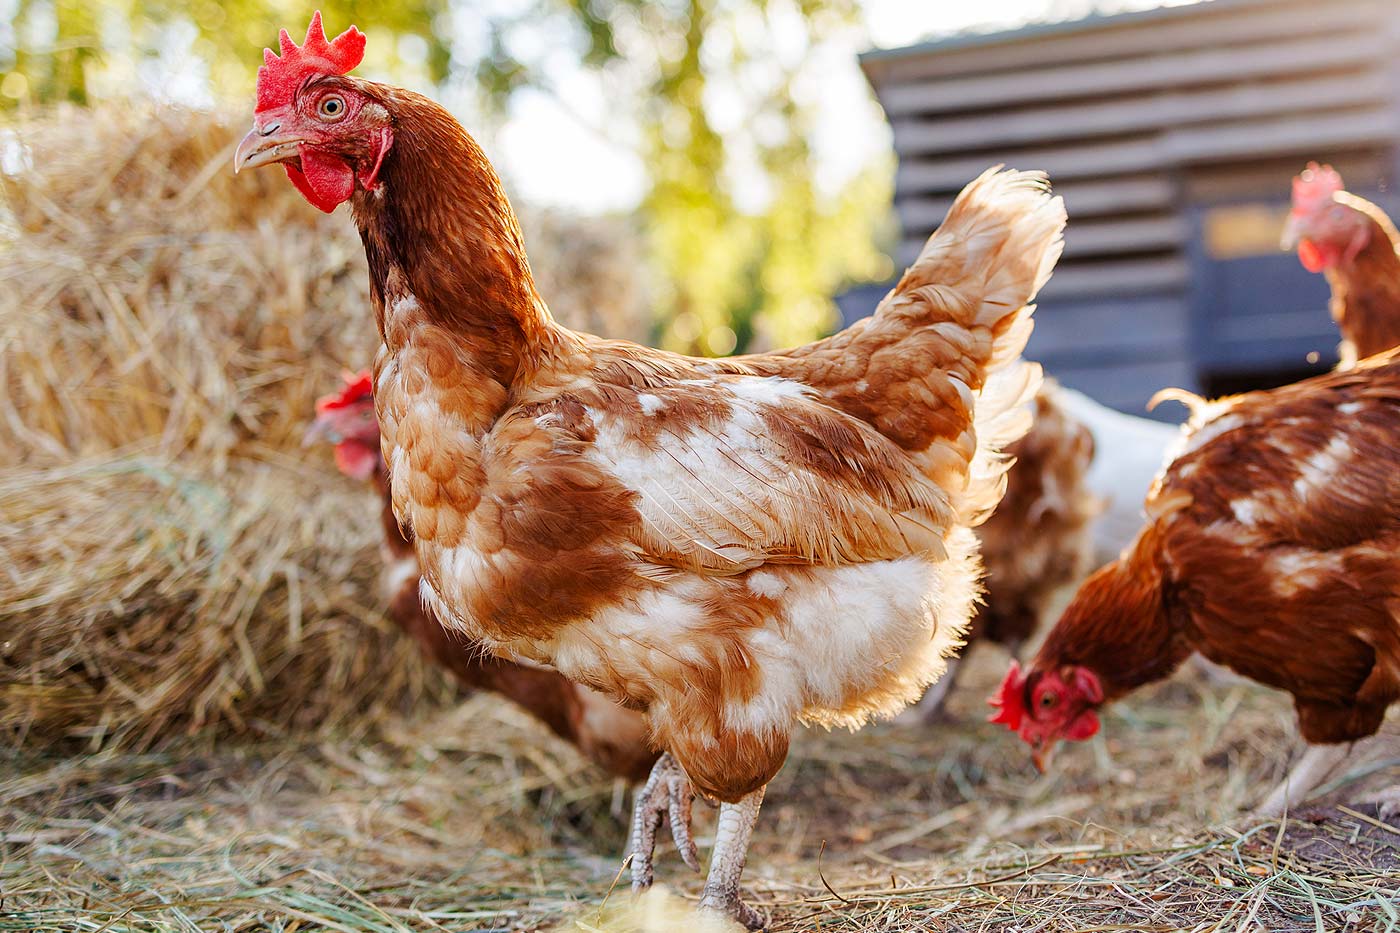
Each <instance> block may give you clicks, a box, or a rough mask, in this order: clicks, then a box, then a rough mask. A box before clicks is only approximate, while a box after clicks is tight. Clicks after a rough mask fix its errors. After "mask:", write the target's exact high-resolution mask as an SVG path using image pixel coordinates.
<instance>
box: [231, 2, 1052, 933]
mask: <svg viewBox="0 0 1400 933" xmlns="http://www.w3.org/2000/svg"><path fill="white" fill-rule="evenodd" d="M281 42H282V54H281V56H280V57H279V56H278V55H276V54H274V53H273V52H271V51H268V52H267V53H266V56H265V57H266V64H265V65H264V67H263V68H262V69H261V70H260V71H259V75H258V86H257V106H256V109H255V115H254V126H253V129H252V130H251V131H250V132H249V134H248V135H247V137H246V138H245V139H244V141H243V142H242V143H241V144H240V145H239V147H238V152H237V154H236V156H235V166H236V167H242V168H248V167H253V166H258V165H267V164H271V163H281V164H282V165H283V166H284V167H285V169H286V171H287V173H288V175H289V177H290V178H291V181H292V183H293V184H295V185H296V186H297V188H298V189H299V190H300V191H302V193H303V194H305V195H306V197H307V199H308V200H309V201H310V202H311V203H312V204H314V205H315V206H317V207H319V208H321V209H322V210H326V211H329V210H333V209H334V208H335V206H336V205H338V204H340V203H343V202H346V201H348V202H350V205H351V210H352V214H353V216H354V219H355V222H356V224H357V225H358V227H359V230H360V234H361V237H362V239H363V241H364V245H365V253H366V256H367V258H368V260H369V270H370V278H371V295H372V298H373V302H374V308H375V312H376V316H377V318H378V322H379V329H380V336H381V338H382V340H383V346H382V347H381V350H380V354H379V357H378V360H377V363H376V374H375V393H374V395H375V402H376V408H377V410H378V414H379V421H380V425H381V428H382V430H383V441H382V447H383V450H384V456H385V462H386V464H387V468H388V472H389V487H390V494H391V498H392V504H393V510H394V513H395V515H396V517H397V518H398V520H399V521H400V522H401V523H402V524H403V525H404V526H406V527H407V528H408V529H410V530H411V532H412V534H413V539H414V544H415V547H416V551H417V554H418V558H419V565H420V566H421V568H422V571H423V595H424V597H425V598H426V600H427V602H428V604H429V606H430V607H431V608H432V610H433V612H434V614H435V615H436V616H437V617H438V618H439V619H440V620H441V621H442V622H443V623H444V624H445V625H447V626H448V627H450V628H452V629H454V630H456V631H458V632H461V633H463V634H465V635H467V636H469V637H471V638H473V639H476V640H478V641H480V642H481V643H482V644H483V645H485V646H486V647H487V648H488V649H489V650H490V651H491V652H492V653H494V654H496V655H498V656H501V657H507V658H524V659H528V660H530V661H532V662H536V663H541V664H548V665H550V666H552V667H554V668H556V669H558V670H559V671H561V672H562V673H563V674H565V675H566V676H568V677H569V678H570V679H572V680H574V681H577V682H579V683H582V684H586V685H588V686H589V687H592V688H594V689H596V690H599V691H601V692H603V693H605V694H608V695H609V696H612V697H614V698H616V699H617V700H619V701H621V702H623V703H625V704H626V705H627V706H629V707H631V708H634V709H637V710H641V711H644V712H645V714H646V716H647V719H648V721H649V723H650V726H651V730H652V736H653V738H654V739H655V741H656V742H657V744H658V745H659V746H660V747H661V748H663V749H664V750H665V754H663V755H662V757H661V758H660V760H659V761H658V762H657V764H656V767H655V768H654V769H653V771H652V776H651V779H650V780H649V781H648V782H647V785H646V787H645V788H644V789H643V791H642V793H641V794H639V795H638V799H637V803H636V810H635V815H634V824H633V844H634V849H635V853H634V858H633V863H632V870H633V884H634V887H636V888H644V887H646V886H648V885H649V884H650V883H651V880H652V851H653V847H654V841H655V832H656V830H657V829H658V828H659V827H660V825H661V822H662V821H663V819H664V818H665V817H667V816H669V818H670V821H671V830H672V834H673V836H674V837H675V838H676V841H677V845H678V848H679V850H680V852H681V855H682V857H683V858H684V859H685V860H686V861H687V863H689V864H691V865H695V864H696V859H695V847H694V843H693V842H692V841H691V837H690V832H689V816H690V802H691V798H692V794H693V793H694V792H697V791H698V792H699V793H701V794H703V795H705V796H706V797H708V798H711V799H717V800H719V801H721V802H722V805H721V809H720V815H719V824H718V828H717V830H716V833H715V843H714V851H713V854H712V858H711V866H710V872H709V876H708V879H707V881H706V883H705V887H704V891H703V894H702V897H701V907H702V909H705V910H708V911H713V912H718V913H721V914H723V915H726V916H729V917H733V918H736V919H738V920H740V921H742V922H743V923H744V924H746V925H748V926H750V927H753V928H758V927H760V926H762V924H763V921H762V918H761V917H760V916H759V915H758V914H757V912H756V911H754V910H752V909H751V908H749V907H748V906H747V905H744V904H743V903H742V901H741V900H740V898H739V877H740V874H741V872H742V870H743V865H744V860H745V856H746V852H747V849H748V841H749V837H750V834H751V832H752V829H753V825H754V822H755V820H756V818H757V815H758V810H759V806H760V803H761V801H762V799H763V790H764V787H765V786H766V785H767V783H768V782H769V780H770V779H771V778H772V777H773V775H774V774H775V773H777V771H778V769H779V768H780V767H781V766H782V764H783V761H784V759H785V757H786V755H787V749H788V741H789V737H790V736H791V734H792V732H793V730H794V729H796V728H797V726H798V725H799V723H802V722H808V723H816V724H820V725H825V726H836V725H841V726H849V727H852V728H854V727H857V726H860V725H862V724H863V723H865V722H867V721H869V720H870V719H872V718H875V717H881V716H890V715H893V714H894V713H896V712H898V711H899V710H900V709H901V708H902V707H903V706H905V705H906V704H908V703H909V702H911V701H912V700H914V699H916V698H917V697H918V696H919V694H920V693H921V692H922V691H923V689H924V688H925V687H926V686H927V685H928V684H929V683H930V682H931V681H933V680H935V679H936V678H937V677H938V675H939V674H940V673H941V672H942V669H943V665H944V658H945V656H946V655H947V654H948V653H949V652H950V651H951V650H952V649H953V648H954V646H955V645H956V644H957V643H958V640H959V638H960V636H961V634H962V630H963V628H964V626H965V624H966V621H967V618H968V616H969V614H970V611H971V607H972V601H973V598H974V595H975V593H976V591H977V577H978V574H979V565H978V558H977V554H976V541H975V538H974V536H973V533H972V530H971V527H972V526H973V525H974V524H975V523H976V522H978V521H980V520H981V519H982V518H983V517H985V516H986V515H987V514H988V513H989V512H990V511H991V510H992V509H993V508H994V507H995V506H996V503H997V500H998V499H999V497H1000V495H1001V491H1002V483H1003V474H1004V471H1005V466H1006V462H1005V459H1004V457H1003V456H1002V455H1001V454H1000V452H999V451H1000V449H1001V447H1002V446H1004V445H1005V444H1007V443H1009V442H1011V441H1014V440H1015V439H1016V438H1017V437H1019V436H1020V435H1021V434H1022V433H1024V431H1025V428H1026V425H1027V421H1028V418H1027V414H1026V412H1025V406H1026V404H1027V403H1028V402H1029V400H1030V399H1031V397H1032V396H1033V394H1034V392H1035V389H1036V386H1037V384H1038V382H1039V379H1038V370H1037V369H1036V368H1034V367H1032V366H1030V365H1028V364H1025V363H1023V362H1021V361H1020V360H1019V358H1018V354H1019V353H1020V351H1021V348H1022V347H1023V346H1024V343H1025V340H1026V337H1027V335H1028V333H1029V330H1030V317H1029V308H1028V307H1027V303H1028V302H1029V301H1030V300H1031V299H1032V298H1033V296H1034V295H1035V293H1036V291H1037V290H1038V289H1039V288H1040V286H1041V285H1042V284H1043V283H1044V282H1045V280H1046V279H1047V278H1048V277H1049V275H1050V272H1051V269H1052V268H1053V266H1054V262H1055V259H1056V258H1057V256H1058V254H1059V249H1060V242H1061V239H1060V234H1061V229H1062V226H1063V224H1064V210H1063V206H1062V204H1061V202H1060V201H1059V199H1057V198H1052V197H1051V196H1050V194H1049V193H1048V190H1047V185H1046V183H1045V180H1044V178H1043V177H1042V176H1039V175H1035V174H1028V173H1021V172H1002V173H996V172H989V173H987V174H986V175H984V176H982V177H981V178H979V179H978V180H977V181H975V182H974V183H973V184H972V185H970V186H969V187H968V188H967V189H966V190H965V191H964V192H963V193H962V195H961V196H960V197H959V199H958V201H957V202H956V203H955V205H954V206H953V208H952V210H951V211H950V212H949V215H948V218H947V220H946V221H945V223H944V224H943V227H942V228H941V229H940V230H939V232H938V233H936V234H935V235H934V236H933V237H932V238H931V239H930V240H929V243H928V244H927V246H926V247H925V248H924V251H923V253H922V254H921V255H920V257H919V258H918V260H917V261H916V262H915V263H914V265H913V266H912V267H911V268H910V269H909V270H908V271H907V272H906V273H905V275H904V277H903V278H902V279H901V280H900V282H899V284H898V285H897V286H896V287H895V289H894V290H893V291H892V292H891V294H890V295H888V296H887V297H886V299H885V300H884V301H883V302H882V303H881V307H880V308H879V310H878V311H877V312H876V314H875V316H874V317H873V318H871V319H869V320H867V321H864V322H861V323H860V324H857V325H856V326H854V327H852V328H850V329H848V330H845V331H843V332H841V333H839V334H837V335H835V336H833V337H831V338H829V339H827V340H824V341H821V342H818V343H815V344H811V345H809V346H806V347H801V348H798V349H796V350H792V351H789V352H787V353H786V354H771V355H762V356H743V357H735V358H730V359H724V360H705V359H694V358H690V357H683V356H678V355H675V354H671V353H665V352H662V351H659V350H653V349H648V348H646V347H642V346H638V345H635V344H630V343H625V342H622V341H608V340H601V339H599V338H596V337H592V336H589V335H587V334H581V333H576V332H573V331H570V330H568V329H567V328H564V327H562V326H560V325H559V324H557V323H556V322H555V321H554V320H553V319H552V318H551V316H550V314H549V312H548V309H547V308H546V307H545V305H544V302H543V301H542V300H541V299H540V296H539V293H538V291H537V290H536V288H535V286H534V281H533V278H532V276H531V273H530V266H529V263H528V261H527V260H526V257H525V249H524V245H523V243H522V239H521V235H520V229H519V226H518V224H517V223H516V220H515V216H514V214H513V212H512V210H511V207H510V204H509V203H508V202H507V200H506V198H505V196H504V194H503V193H502V190H501V185H500V181H499V179H498V178H497V176H496V174H495V172H494V170H493V169H492V167H491V163H490V161H489V160H488V159H487V158H486V156H485V154H484V153H483V152H482V150H481V148H480V146H478V145H477V143H476V142H475V140H473V139H472V138H471V136H469V135H468V134H467V133H466V131H465V130H463V129H462V127H461V126H460V125H459V124H458V123H457V121H456V120H454V119H453V118H452V117H451V115H449V114H448V113H447V112H446V111H445V110H444V109H442V108H441V107H440V106H438V105H437V104H435V103H433V102H432V101H431V100H429V99H427V98H425V97H422V96H420V95H418V94H414V93H412V92H410V91H405V90H401V89H398V88H393V87H389V86H386V85H383V84H376V83H374V82H370V81H365V80H362V79H359V78H353V77H349V76H347V72H349V71H350V70H351V69H352V68H353V67H354V66H355V65H356V64H358V62H359V60H360V58H361V56H362V54H363V48H364V37H363V36H362V35H360V34H359V33H358V32H357V31H355V30H354V29H353V28H352V29H350V30H348V31H347V32H346V33H344V34H342V35H341V36H339V37H337V38H336V39H335V41H333V42H330V41H327V40H326V38H325V37H324V34H323V33H322V31H321V25H320V18H319V16H317V17H315V18H313V20H312V24H311V29H310V30H309V31H308V35H307V39H306V44H305V45H304V46H300V47H298V46H297V45H296V44H295V43H294V42H293V41H292V40H291V39H290V38H289V37H288V36H287V35H286V33H285V32H284V33H283V34H282V37H281Z"/></svg>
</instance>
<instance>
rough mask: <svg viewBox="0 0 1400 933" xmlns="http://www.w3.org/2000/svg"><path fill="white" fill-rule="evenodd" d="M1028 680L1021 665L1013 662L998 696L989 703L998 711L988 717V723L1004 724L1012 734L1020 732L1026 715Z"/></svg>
mask: <svg viewBox="0 0 1400 933" xmlns="http://www.w3.org/2000/svg"><path fill="white" fill-rule="evenodd" d="M1025 686H1026V678H1025V677H1024V676H1023V675H1022V674H1021V665H1020V664H1019V663H1017V662H1016V661H1012V662H1011V667H1010V668H1009V669H1007V671H1006V678H1005V679H1004V680H1003V681H1002V682H1001V689H1000V690H998V691H997V695H996V696H994V697H992V698H991V699H990V700H988V701H987V703H988V704H989V705H991V706H995V707H997V711H996V712H995V713H993V714H992V715H990V716H988V717H987V722H999V723H1004V724H1005V725H1006V728H1008V729H1010V730H1011V731H1012V732H1016V731H1019V730H1020V728H1021V719H1022V718H1023V717H1024V716H1025V715H1026V692H1025Z"/></svg>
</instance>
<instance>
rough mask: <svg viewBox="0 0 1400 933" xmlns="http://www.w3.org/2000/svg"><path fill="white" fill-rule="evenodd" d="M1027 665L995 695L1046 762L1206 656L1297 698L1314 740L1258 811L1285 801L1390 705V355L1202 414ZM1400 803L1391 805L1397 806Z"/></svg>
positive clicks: (1397, 365) (1368, 730) (1397, 480)
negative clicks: (1105, 714)
mask: <svg viewBox="0 0 1400 933" xmlns="http://www.w3.org/2000/svg"><path fill="white" fill-rule="evenodd" d="M1188 401H1190V404H1191V406H1192V409H1193V412H1192V417H1191V420H1190V422H1189V423H1188V426H1187V429H1186V431H1185V433H1184V435H1183V440H1182V445H1181V448H1180V451H1179V453H1177V454H1176V456H1175V457H1174V458H1173V459H1171V460H1170V461H1169V463H1168V465H1167V466H1166V468H1165V471H1164V473H1163V475H1162V476H1161V478H1160V479H1159V480H1158V481H1157V482H1156V484H1155V485H1154V487H1153V489H1152V492H1151V494H1150V495H1149V496H1148V499H1147V514H1148V516H1149V517H1148V521H1147V524H1146V525H1145V526H1144V527H1143V528H1142V529H1141V531H1140V532H1139V534H1138V537H1137V540H1136V542H1134V544H1133V546H1132V547H1131V548H1130V549H1128V550H1127V551H1125V553H1124V554H1123V556H1122V557H1121V558H1119V559H1118V560H1117V561H1115V562H1113V563H1111V564H1109V565H1108V566H1106V567H1104V568H1103V569H1101V570H1099V571H1098V572H1097V573H1095V574H1094V575H1093V576H1091V577H1090V578H1089V579H1088V580H1087V581H1086V582H1085V583H1084V585H1083V586H1082V587H1081V588H1080V589H1079V592H1078V593H1077V594H1076V595H1075V598H1074V600H1073V601H1072V602H1071V603H1070V605H1069V607H1068V608H1067V609H1066V610H1065V612H1064V614H1063V616H1062V617H1061V618H1060V620H1059V622H1058V624H1057V625H1056V626H1055V627H1054V629H1053V630H1052V631H1051V632H1050V634H1049V635H1048V636H1047V637H1046V639H1045V642H1044V644H1043V645H1042V646H1041V648H1040V651H1039V653H1038V654H1037V655H1036V657H1035V660H1034V661H1033V662H1032V663H1031V665H1030V667H1029V669H1028V670H1025V671H1022V670H1020V669H1019V668H1018V667H1017V666H1016V665H1015V664H1013V665H1012V667H1011V670H1010V671H1009V672H1008V673H1007V675H1006V679H1005V680H1004V681H1003V683H1002V686H1001V691H1000V693H999V694H998V696H997V697H996V698H995V699H994V700H993V701H992V702H993V704H994V705H996V706H998V707H999V708H1000V709H999V711H998V712H997V713H996V715H995V716H993V719H992V721H993V722H1000V723H1004V724H1005V725H1006V726H1007V727H1008V728H1010V729H1012V730H1013V731H1016V732H1018V733H1019V734H1020V736H1021V738H1022V739H1024V740H1025V741H1026V742H1028V743H1029V744H1030V745H1031V746H1032V748H1033V749H1034V753H1035V758H1036V763H1037V765H1040V766H1043V765H1044V763H1045V761H1046V760H1047V759H1048V757H1049V755H1050V752H1051V750H1052V749H1053V747H1054V746H1055V744H1056V743H1057V742H1058V741H1059V740H1060V739H1071V740H1076V739H1087V738H1089V737H1090V736H1092V735H1094V734H1095V733H1096V732H1098V729H1099V719H1098V713H1097V711H1098V710H1099V708H1100V707H1102V706H1103V704H1105V703H1107V702H1110V701H1113V700H1116V699H1118V698H1119V697H1122V696H1123V695H1125V694H1127V693H1129V692H1130V691H1132V690H1134V689H1136V688H1138V687H1141V686H1143V685H1145V684H1148V683H1151V682H1153V681H1156V680H1160V679H1162V678H1164V677H1166V676H1168V675H1169V674H1171V673H1172V671H1174V670H1175V669H1176V668H1177V667H1178V666H1179V665H1180V664H1181V663H1182V662H1183V661H1184V660H1186V658H1187V657H1189V656H1191V655H1192V654H1194V653H1196V652H1199V653H1200V654H1202V655H1204V656H1205V657H1206V658H1208V659H1209V660H1211V661H1213V662H1215V663H1217V664H1221V665H1224V666H1225V667H1228V668H1230V669H1231V670H1233V671H1235V672H1236V673H1239V674H1241V675H1244V676H1246V677H1249V678H1251V679H1253V680H1257V681H1259V682H1260V683H1263V684H1267V685H1268V686H1271V687H1277V688H1278V689H1281V690H1286V691H1288V692H1289V693H1290V694H1292V696H1293V701H1294V705H1295V708H1296V709H1297V713H1298V726H1299V729H1300V730H1301V732H1302V734H1303V738H1304V739H1305V740H1306V741H1307V742H1308V743H1309V744H1310V748H1309V750H1308V752H1307V753H1306V754H1305V755H1304V757H1303V759H1302V760H1301V761H1300V762H1299V764H1298V765H1297V766H1296V767H1295V768H1294V769H1293V772H1292V774H1291V775H1290V776H1289V779H1288V780H1286V781H1285V782H1284V783H1283V784H1282V785H1281V786H1280V787H1279V788H1278V789H1277V790H1275V791H1274V792H1273V793H1272V794H1270V795H1269V797H1268V798H1267V799H1266V800H1265V801H1264V803H1263V804H1262V805H1261V806H1260V807H1259V812H1260V813H1263V814H1267V815H1276V814H1278V813H1279V812H1281V811H1282V810H1284V809H1285V808H1292V807H1294V806H1296V805H1297V804H1298V803H1299V802H1300V801H1301V800H1302V799H1304V798H1305V796H1306V795H1307V794H1308V792H1309V791H1311V790H1312V789H1313V788H1315V787H1316V786H1317V785H1318V784H1319V782H1320V781H1321V780H1322V779H1323V778H1324V777H1325V776H1326V774H1327V773H1328V772H1329V771H1330V770H1332V769H1334V768H1335V766H1336V765H1338V763H1340V762H1342V761H1343V760H1345V759H1346V758H1347V756H1348V754H1350V752H1351V748H1350V745H1349V743H1353V742H1356V741H1357V740H1359V739H1363V738H1366V737H1368V736H1370V735H1372V734H1374V733H1375V732H1376V730H1377V729H1378V728H1379V726H1380V724H1381V721H1382V720H1383V719H1384V718H1385V714H1386V710H1387V708H1388V707H1389V706H1390V705H1391V704H1392V703H1394V702H1395V701H1396V700H1397V699H1400V561H1397V560H1396V554H1397V553H1400V470H1397V469H1396V446H1395V439H1396V437H1397V436H1400V358H1398V356H1397V354H1395V353H1388V354H1384V355H1382V356H1378V357H1373V358H1371V359H1370V360H1366V361H1363V362H1361V363H1360V364H1358V365H1357V366H1356V367H1355V368H1353V369H1351V370H1347V371H1338V372H1333V373H1329V374H1326V375H1322V376H1317V377H1314V378H1312V379H1308V380H1305V381H1303V382H1299V383H1296V384H1294V385H1289V386H1284V387H1282V388H1279V389H1273V390H1271V391H1267V392H1251V393H1248V394H1245V395H1239V396H1234V397H1231V398H1225V399H1221V400H1219V401H1216V402H1211V403H1206V402H1202V401H1199V400H1195V399H1188ZM1396 800H1397V801H1400V796H1397V797H1396Z"/></svg>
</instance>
